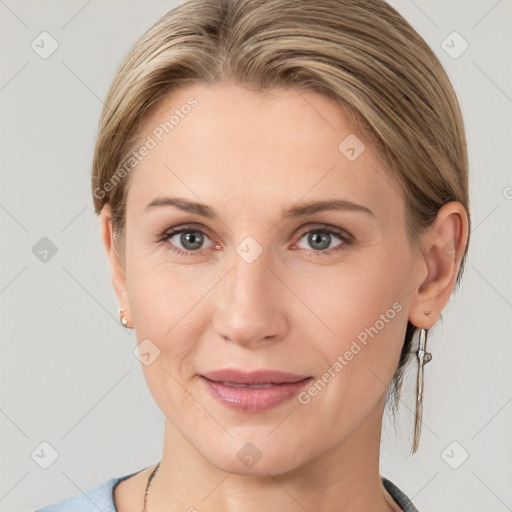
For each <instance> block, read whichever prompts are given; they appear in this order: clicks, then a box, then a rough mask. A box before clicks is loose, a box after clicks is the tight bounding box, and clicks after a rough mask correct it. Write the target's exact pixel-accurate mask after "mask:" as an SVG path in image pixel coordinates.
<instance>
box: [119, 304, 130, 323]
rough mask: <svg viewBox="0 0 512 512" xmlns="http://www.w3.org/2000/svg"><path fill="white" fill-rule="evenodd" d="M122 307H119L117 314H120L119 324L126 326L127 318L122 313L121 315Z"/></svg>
mask: <svg viewBox="0 0 512 512" xmlns="http://www.w3.org/2000/svg"><path fill="white" fill-rule="evenodd" d="M123 311H124V310H123V309H122V308H119V315H120V321H121V324H122V325H123V326H124V327H126V326H127V325H128V318H126V317H125V316H124V315H123Z"/></svg>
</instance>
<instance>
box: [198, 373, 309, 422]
mask: <svg viewBox="0 0 512 512" xmlns="http://www.w3.org/2000/svg"><path fill="white" fill-rule="evenodd" d="M201 377H202V380H203V382H205V384H206V386H207V388H208V390H209V392H210V393H211V394H212V396H213V397H214V398H216V399H217V400H219V401H220V402H221V403H224V404H225V405H228V406H230V407H232V408H234V409H237V410H239V411H244V412H263V411H266V410H268V409H271V408H273V407H275V406H277V405H278V404H280V403H282V402H284V401H286V400H288V399H290V398H291V397H293V396H295V395H296V394H297V393H299V391H300V390H301V389H302V388H303V387H304V386H305V384H306V383H309V382H310V381H311V380H312V377H308V376H305V375H296V374H293V373H285V372H279V371H273V370H256V371H251V372H242V371H240V370H236V369H226V370H217V371H212V372H207V373H204V374H202V375H201Z"/></svg>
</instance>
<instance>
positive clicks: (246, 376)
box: [201, 368, 310, 385]
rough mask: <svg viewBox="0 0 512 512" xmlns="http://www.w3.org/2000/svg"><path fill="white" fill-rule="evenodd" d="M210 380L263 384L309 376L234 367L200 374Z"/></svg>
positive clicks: (292, 381) (273, 383) (226, 382)
mask: <svg viewBox="0 0 512 512" xmlns="http://www.w3.org/2000/svg"><path fill="white" fill-rule="evenodd" d="M201 376H202V377H204V378H205V379H208V380H210V381H212V382H222V383H225V384H226V385H229V384H233V385H238V384H240V385H263V384H271V385H276V384H289V383H295V382H300V381H302V380H304V379H307V378H310V376H308V375H298V374H296V373H288V372H281V371H276V370H251V371H243V370H237V369H234V368H227V369H224V370H214V371H211V372H207V373H203V374H202V375H201Z"/></svg>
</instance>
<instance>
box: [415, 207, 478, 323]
mask: <svg viewBox="0 0 512 512" xmlns="http://www.w3.org/2000/svg"><path fill="white" fill-rule="evenodd" d="M467 239H468V218H467V214H466V210H465V209H464V207H463V205H462V204H461V203H459V202H457V201H451V202H449V203H446V204H444V205H443V206H442V207H441V208H440V210H439V212H438V214H437V217H436V220H435V222H434V223H433V225H432V226H431V228H430V229H429V230H428V231H427V232H426V233H425V234H424V235H423V236H422V241H421V243H422V247H423V255H422V256H421V258H422V260H423V261H422V263H423V264H422V265H418V267H419V268H421V269H423V270H422V276H418V282H419V283H420V284H419V285H418V286H417V288H416V289H415V290H414V300H413V304H412V306H411V310H410V312H409V321H410V322H411V323H412V324H413V325H414V326H416V327H419V328H423V329H428V328H430V327H432V325H434V324H435V323H436V321H437V319H438V318H439V315H440V314H441V311H442V310H443V309H444V307H445V306H446V303H447V302H448V300H449V298H450V296H451V294H452V292H453V288H454V286H455V281H456V279H457V274H458V271H459V267H460V263H461V260H462V256H463V255H464V252H465V249H466V245H467ZM425 268H426V270H427V272H426V277H425V270H424V269H425ZM427 312H428V313H427Z"/></svg>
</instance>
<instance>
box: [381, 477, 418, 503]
mask: <svg viewBox="0 0 512 512" xmlns="http://www.w3.org/2000/svg"><path fill="white" fill-rule="evenodd" d="M381 480H382V484H383V485H384V487H385V488H386V491H388V493H389V494H390V495H391V497H392V498H393V499H394V500H395V501H396V503H398V505H400V508H401V509H402V510H403V511H404V512H419V510H418V509H417V508H416V507H415V506H414V504H413V502H412V501H411V500H410V499H409V498H408V497H407V496H406V494H405V493H404V492H403V491H402V490H400V489H399V488H398V487H397V486H396V485H395V484H394V483H393V482H392V481H391V480H388V479H387V478H385V477H383V476H381Z"/></svg>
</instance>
